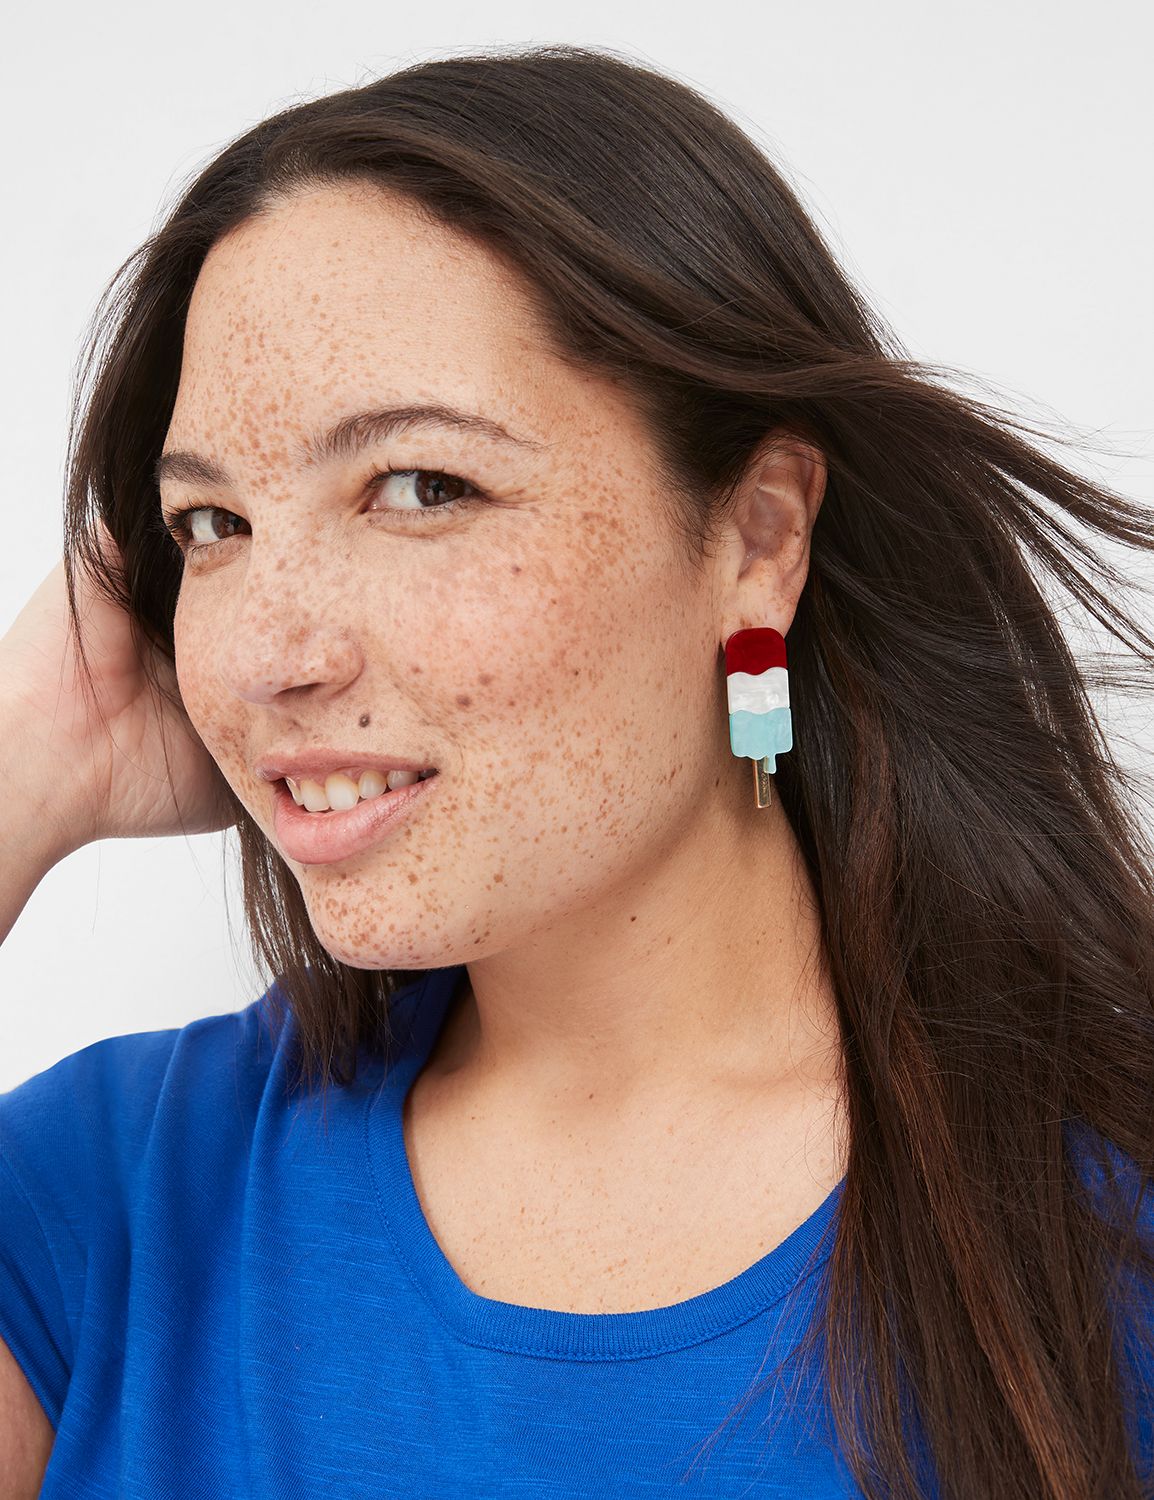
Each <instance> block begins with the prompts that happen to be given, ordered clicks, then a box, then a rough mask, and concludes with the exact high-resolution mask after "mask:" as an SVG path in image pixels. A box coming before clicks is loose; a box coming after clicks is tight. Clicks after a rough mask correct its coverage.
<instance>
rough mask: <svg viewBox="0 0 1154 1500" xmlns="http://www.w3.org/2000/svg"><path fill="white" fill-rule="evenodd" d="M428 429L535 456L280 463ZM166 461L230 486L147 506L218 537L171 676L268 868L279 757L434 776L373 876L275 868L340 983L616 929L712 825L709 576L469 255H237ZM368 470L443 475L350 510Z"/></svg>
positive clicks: (522, 308) (359, 220) (271, 241)
mask: <svg viewBox="0 0 1154 1500" xmlns="http://www.w3.org/2000/svg"><path fill="white" fill-rule="evenodd" d="M426 400H439V401H444V402H448V403H451V404H452V405H455V406H459V407H462V408H464V409H466V410H469V411H472V412H479V413H481V414H483V415H485V416H487V417H490V418H493V419H494V420H496V421H498V422H500V423H502V425H504V426H505V427H507V428H508V429H509V430H510V431H512V432H513V433H515V434H517V435H523V436H527V437H530V438H532V439H534V440H536V441H538V442H540V443H543V444H546V445H547V447H545V448H543V449H542V450H541V451H532V450H529V449H524V450H522V449H519V448H516V447H512V446H507V445H503V444H502V443H500V442H499V441H496V440H494V439H493V438H490V437H484V436H478V435H474V434H468V433H464V432H453V431H449V430H438V429H427V430H421V431H410V432H409V433H407V434H402V435H397V436H395V437H392V438H390V439H388V440H387V441H385V442H383V443H380V444H377V445H376V446H374V447H373V448H372V449H370V450H368V451H366V452H365V453H363V454H362V455H360V456H359V457H356V458H351V459H348V460H343V459H342V460H340V461H337V462H334V463H332V464H330V465H327V466H325V467H322V468H315V469H307V468H305V467H303V466H302V465H301V464H300V461H299V456H298V454H297V452H296V445H297V444H298V443H299V442H300V441H301V440H302V439H303V437H304V436H305V434H308V433H312V432H315V431H318V430H320V429H322V428H324V427H328V426H330V425H331V424H332V423H334V422H335V421H337V420H338V419H339V418H340V417H341V416H343V415H346V414H347V413H350V412H356V411H362V410H364V409H366V408H369V407H379V406H385V405H391V404H399V403H407V402H413V401H426ZM164 447H165V449H166V450H171V449H174V448H180V449H192V450H195V451H196V452H198V453H201V454H204V455H206V456H208V457H211V458H213V459H215V460H216V461H217V462H218V463H220V464H221V465H223V466H224V467H225V468H226V469H227V470H228V472H229V474H230V476H231V482H230V483H229V484H227V485H225V486H218V487H214V488H209V487H207V486H200V485H197V486H193V485H190V484H188V483H186V482H179V483H178V482H176V481H171V482H170V481H168V480H165V481H164V483H163V485H162V489H161V496H162V500H163V502H164V503H165V505H166V507H172V506H174V505H176V504H178V503H179V504H196V505H198V506H206V507H208V506H212V507H219V509H218V510H208V511H203V510H202V511H201V512H200V513H199V517H198V519H197V521H196V525H195V528H194V533H193V542H194V543H195V542H196V541H198V540H199V541H202V542H206V543H208V544H207V545H205V546H204V547H203V550H201V551H199V552H193V553H190V554H189V555H188V556H187V557H186V561H185V565H184V575H183V581H182V585H181V590H180V597H179V602H178V606H177V611H176V619H175V633H176V662H177V674H178V679H179V683H180V688H181V692H182V695H183V699H184V703H185V706H186V709H187V711H188V713H189V716H190V718H191V720H192V723H193V724H194V726H195V727H196V729H197V731H198V733H199V734H200V736H201V738H202V739H203V741H204V743H205V745H206V746H207V748H208V749H209V751H210V753H211V754H212V755H213V756H214V758H215V760H216V761H217V763H218V765H219V766H220V769H221V772H222V773H223V775H224V776H225V778H226V779H227V781H228V782H229V784H230V786H231V787H232V788H233V790H234V791H235V792H236V794H237V796H238V797H239V799H240V800H241V802H242V803H243V804H244V805H245V807H246V808H247V809H248V810H249V812H250V813H251V814H252V816H253V818H254V819H255V820H256V822H257V823H258V824H259V826H260V827H261V828H262V829H263V830H264V832H265V833H266V835H267V836H268V838H269V839H270V841H271V842H273V843H274V845H275V844H276V835H275V829H274V823H273V798H272V788H271V786H270V785H269V784H268V783H265V782H263V781H262V780H260V779H259V778H258V777H257V776H256V774H255V772H254V769H253V762H254V761H256V760H257V759H258V758H260V757H261V756H263V755H265V754H267V753H268V752H269V751H270V750H272V749H273V748H274V747H275V748H281V747H286V746H288V747H293V748H306V747H313V746H318V745H339V746H358V747H363V748H364V749H365V750H366V751H375V752H377V753H378V754H389V753H393V754H396V755H399V756H412V757H415V758H418V759H421V760H424V761H426V762H427V763H428V764H430V765H435V766H437V767H438V768H439V770H440V773H441V776H442V777H443V778H445V780H444V781H443V782H442V784H441V786H440V787H439V788H438V789H437V790H436V791H435V792H434V793H432V794H431V795H430V796H429V797H428V799H427V801H425V802H424V803H423V804H422V805H421V806H420V807H419V808H417V809H414V812H413V814H412V815H411V816H410V818H409V819H408V820H407V821H406V822H404V823H402V824H400V825H399V826H398V827H397V828H396V829H394V830H393V831H392V832H391V833H389V834H388V835H387V836H386V837H385V839H384V840H383V841H382V842H381V843H380V844H379V845H377V846H376V847H374V848H372V849H370V850H368V851H366V852H364V853H362V854H360V855H357V856H355V857H353V858H351V859H348V860H343V861H339V862H336V863H333V864H326V865H301V864H297V863H295V862H293V861H291V860H289V861H287V863H288V864H289V867H290V868H291V869H292V870H293V873H294V874H295V876H296V878H297V880H298V882H299V884H300V887H301V890H302V893H303V895H304V898H305V900H306V902H307V905H308V909H309V915H310V919H311V921H312V923H313V926H314V928H315V930H316V933H317V936H318V938H319V939H320V941H321V942H322V943H323V945H324V946H325V947H326V948H327V949H328V950H329V952H331V953H332V954H333V955H334V956H335V957H336V958H338V959H339V960H341V961H343V962H344V963H347V964H350V965H353V966H354V967H360V968H386V967H410V966H411V967H430V966H438V965H445V964H449V963H457V962H464V961H471V960H477V959H480V958H482V957H484V956H486V955H487V954H490V953H493V952H497V951H499V950H501V949H504V948H506V947H510V946H512V945H514V944H516V943H517V942H519V941H523V940H524V939H525V938H526V937H527V936H528V935H529V934H530V933H532V932H534V931H537V930H543V929H545V928H546V927H548V926H550V925H551V924H553V923H555V922H557V921H559V920H561V919H564V918H565V917H567V916H570V915H573V914H575V913H578V912H580V911H582V910H585V909H588V908H590V907H592V906H594V905H595V904H596V903H597V902H598V901H601V900H605V901H607V902H612V903H613V904H614V905H617V903H619V902H620V900H621V899H622V896H623V893H624V892H626V891H627V889H628V885H629V883H630V882H632V881H643V880H647V879H649V878H650V876H651V875H652V873H653V871H654V869H655V867H656V866H657V865H659V864H660V862H661V861H662V859H663V858H664V857H666V856H667V855H668V853H669V851H670V849H671V847H672V846H673V844H674V843H675V842H676V841H678V840H679V839H681V838H684V837H687V836H690V835H691V832H692V829H693V827H694V824H695V820H701V819H703V818H705V817H708V816H709V815H710V809H711V807H712V806H713V804H712V803H711V800H710V799H711V793H713V788H714V785H715V782H716V780H717V775H718V769H719V756H721V755H723V754H724V752H725V746H726V743H727V741H726V739H725V732H726V731H725V719H724V703H723V700H719V699H718V697H717V696H716V695H717V670H718V668H717V663H718V641H717V638H716V635H715V623H714V612H713V609H712V603H713V601H712V598H711V582H710V572H709V569H708V567H706V568H703V569H702V571H701V573H700V575H698V574H695V573H694V572H693V570H692V569H691V568H690V567H689V566H688V565H687V563H686V561H685V559H684V556H683V551H682V543H681V542H680V540H679V538H678V537H677V536H676V535H675V534H674V533H673V532H672V531H671V530H670V529H669V526H668V523H667V522H666V520H665V519H664V511H663V498H664V497H663V496H662V493H661V490H660V488H659V481H658V479H657V477H656V475H655V472H654V470H653V455H652V451H651V449H650V446H649V443H648V439H647V435H646V431H645V429H644V426H643V425H642V422H641V420H640V418H639V417H638V416H637V415H636V414H635V413H634V412H633V411H632V409H631V408H630V407H629V406H628V405H627V404H626V403H625V401H624V399H623V397H622V395H621V393H620V392H619V391H618V390H617V389H616V387H615V386H614V385H613V384H612V383H611V382H609V381H604V382H599V381H593V380H591V379H589V378H587V377H585V376H582V375H579V374H577V373H575V372H574V371H573V370H571V369H570V368H569V367H568V366H566V365H565V364H564V363H562V362H561V361H560V360H559V359H557V357H556V356H554V355H552V354H551V353H550V352H549V351H548V349H547V347H546V343H545V335H544V331H543V330H542V328H541V327H540V325H539V323H538V321H537V320H536V318H535V315H534V312H533V308H532V304H531V301H530V299H529V298H528V297H527V295H526V294H525V292H524V290H523V289H522V287H521V286H520V285H519V284H518V281H517V280H516V278H515V277H514V275H513V274H512V273H511V272H510V271H509V270H507V269H506V268H505V267H504V266H503V264H502V263H501V262H500V261H498V260H497V259H495V258H494V257H492V256H491V255H489V254H488V253H487V252H486V251H484V250H482V249H481V248H479V247H477V246H474V245H473V244H471V243H470V242H469V241H468V240H466V239H464V238H462V237H460V236H458V235H456V234H454V233H452V232H451V231H449V230H445V229H442V228H439V227H434V226H431V225H430V224H429V223H427V222H426V221H424V220H423V219H422V218H421V217H420V216H419V215H418V214H417V213H416V212H415V211H414V210H413V209H412V207H411V206H410V205H408V204H407V203H406V202H405V200H404V199H402V198H399V197H396V196H393V195H386V194H384V193H381V192H377V191H375V190H373V189H372V188H363V189H362V188H359V187H348V188H345V187H341V188H326V189H324V190H320V191H310V192H309V193H307V194H301V195H297V196H294V197H293V198H292V199H290V200H288V201H286V202H284V203H282V204H281V205H280V206H279V207H278V208H277V209H276V210H275V211H274V212H273V213H272V214H270V215H269V216H267V217H265V218H263V219H260V220H253V221H251V222H249V223H248V224H246V225H244V226H243V227H242V228H241V229H239V230H238V231H236V232H234V233H233V234H232V235H231V236H229V237H228V238H227V239H226V240H224V241H221V242H220V243H219V244H217V245H216V246H215V247H214V248H213V250H212V252H211V253H210V254H209V256H208V258H207V260H206V262H205V265H204V267H203V269H202V271H201V273H200V276H199V278H198V280H197V283H196V287H195V290H194V293H193V297H192V301H191V305H190V310H189V316H188V322H187V329H186V335H185V343H184V356H183V365H182V369H181V377H180V386H179V391H178V395H177V399H176V405H175V409H174V412H173V416H172V421H171V424H170V428H169V431H168V434H167V437H166V440H165V444H164ZM386 466H388V467H396V468H401V469H421V470H433V471H437V472H438V473H447V474H450V475H453V476H457V477H456V478H455V479H454V480H453V481H452V482H451V483H452V487H451V488H450V489H441V490H437V488H436V486H435V484H434V485H432V486H430V482H429V479H428V476H424V478H423V482H422V481H418V480H414V479H413V478H411V477H404V476H395V477H394V478H392V479H391V480H388V481H386V482H385V483H384V485H383V486H382V485H380V484H378V485H377V486H375V487H373V486H370V485H368V483H367V481H368V479H369V476H370V475H371V474H372V473H373V471H374V469H380V468H383V467H386ZM462 480H463V481H466V482H467V483H465V484H462V483H461V482H460V481H462ZM473 493H479V498H477V499H475V500H472V501H470V502H469V503H466V504H463V505H458V506H456V507H454V508H453V509H452V510H451V511H446V512H445V513H444V514H438V513H436V512H435V510H434V509H433V508H434V507H435V506H436V505H437V504H438V503H440V501H441V499H442V498H449V497H451V496H455V495H457V496H459V495H461V494H465V495H469V494H473ZM418 495H419V496H420V497H421V498H420V499H418V498H416V497H417V496H418ZM421 506H424V507H426V509H427V510H428V513H426V514H423V515H419V516H413V515H410V514H406V515H404V516H400V517H390V515H389V510H390V509H394V510H395V509H403V510H405V511H406V512H411V511H412V510H413V509H414V508H419V507H421ZM237 518H239V519H237ZM213 537H217V538H220V539H221V540H217V541H215V542H213V541H211V538H213ZM719 703H720V707H719ZM365 715H368V717H369V724H368V727H361V720H362V718H363V717H364V716H365ZM715 720H716V722H715ZM713 795H716V793H713Z"/></svg>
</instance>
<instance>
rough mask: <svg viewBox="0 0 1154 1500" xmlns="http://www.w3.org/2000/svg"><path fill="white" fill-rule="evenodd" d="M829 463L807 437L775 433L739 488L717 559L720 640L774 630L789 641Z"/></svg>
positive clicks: (758, 452)
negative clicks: (754, 628)
mask: <svg viewBox="0 0 1154 1500" xmlns="http://www.w3.org/2000/svg"><path fill="white" fill-rule="evenodd" d="M827 473H828V469H827V465H826V461H825V457H824V455H823V454H822V452H821V450H820V448H818V447H817V445H816V444H815V443H813V442H811V441H810V440H809V439H808V438H805V437H802V436H800V435H799V434H797V433H794V432H789V431H786V430H784V429H774V430H773V431H772V432H771V433H770V434H769V435H768V436H767V437H766V438H765V439H764V440H763V441H762V442H761V443H759V444H758V447H757V450H756V451H755V453H754V454H753V457H752V458H751V460H750V462H749V463H748V464H747V465H746V468H745V472H744V474H743V476H742V478H741V481H740V482H739V484H738V486H737V487H736V488H735V490H734V494H733V499H732V500H731V502H730V507H729V514H728V517H727V519H726V520H725V522H724V525H723V527H722V538H723V540H722V543H721V546H720V547H719V549H718V552H717V554H716V566H717V571H716V575H715V587H716V590H717V601H718V627H719V638H720V641H721V643H722V644H724V642H725V641H726V640H728V639H729V637H730V636H731V635H732V634H733V633H734V631H735V630H743V629H747V628H749V627H751V626H760V625H771V626H772V627H773V628H774V629H775V630H779V631H780V632H781V633H782V635H785V633H786V631H787V630H788V629H789V627H790V624H791V623H792V621H793V616H794V613H795V611H796V609H797V601H798V599H799V597H800V595H801V591H802V588H803V587H804V585H805V580H806V578H807V576H808V574H809V542H810V536H811V534H812V532H813V526H814V522H815V521H816V520H817V513H818V511H819V510H820V508H821V502H822V499H823V497H824V495H825V486H826V478H827Z"/></svg>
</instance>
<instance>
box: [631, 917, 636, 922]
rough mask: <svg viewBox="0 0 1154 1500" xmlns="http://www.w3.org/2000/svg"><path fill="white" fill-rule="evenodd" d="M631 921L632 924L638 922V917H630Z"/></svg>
mask: <svg viewBox="0 0 1154 1500" xmlns="http://www.w3.org/2000/svg"><path fill="white" fill-rule="evenodd" d="M629 920H630V921H631V922H636V920H637V918H636V917H630V918H629Z"/></svg>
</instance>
